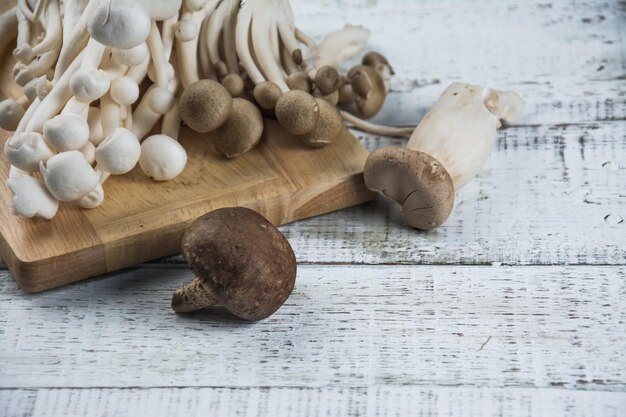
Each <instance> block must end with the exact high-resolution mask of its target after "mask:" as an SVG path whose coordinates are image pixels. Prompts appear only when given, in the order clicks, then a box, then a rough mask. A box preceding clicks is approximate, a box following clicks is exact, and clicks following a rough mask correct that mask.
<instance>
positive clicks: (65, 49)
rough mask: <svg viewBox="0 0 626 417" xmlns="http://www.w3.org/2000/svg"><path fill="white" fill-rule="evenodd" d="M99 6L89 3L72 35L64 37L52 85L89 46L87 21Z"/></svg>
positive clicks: (96, 3) (92, 2)
mask: <svg viewBox="0 0 626 417" xmlns="http://www.w3.org/2000/svg"><path fill="white" fill-rule="evenodd" d="M99 4H100V2H98V1H89V2H88V3H87V5H86V6H85V9H84V10H83V14H82V15H81V16H80V18H79V19H78V21H77V22H76V24H75V25H74V27H73V29H72V31H71V34H70V35H69V36H67V38H66V37H65V36H64V37H63V45H62V46H61V51H60V52H59V58H58V60H57V64H56V66H55V67H54V78H53V80H52V83H56V82H57V81H58V79H59V78H60V77H61V76H62V75H63V74H64V73H65V71H66V70H67V68H68V67H69V66H70V65H71V64H72V62H73V61H75V60H76V57H77V56H78V54H79V53H80V52H81V51H82V50H83V49H84V48H85V46H86V45H87V42H88V41H89V32H88V31H87V19H88V17H89V16H90V15H91V14H92V13H93V9H94V8H96V7H97V6H98V5H99ZM66 30H69V28H66Z"/></svg>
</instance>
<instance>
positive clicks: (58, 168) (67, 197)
mask: <svg viewBox="0 0 626 417" xmlns="http://www.w3.org/2000/svg"><path fill="white" fill-rule="evenodd" d="M39 170H40V171H41V175H42V176H43V180H44V182H45V184H46V187H47V188H48V190H49V191H50V193H51V194H52V195H53V196H54V198H56V199H57V200H59V201H75V200H78V199H79V198H81V197H83V196H85V195H87V194H88V193H89V192H90V191H91V190H93V189H94V188H95V187H96V186H97V185H98V181H99V179H100V175H99V174H98V173H97V172H96V171H94V169H93V168H92V167H91V165H90V164H89V162H88V161H87V160H86V159H85V157H84V156H83V154H82V153H80V152H78V151H68V152H61V153H58V154H56V155H54V156H52V157H51V158H50V159H48V160H47V161H46V162H43V161H42V162H40V167H39Z"/></svg>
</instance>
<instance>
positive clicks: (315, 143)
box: [299, 98, 343, 148]
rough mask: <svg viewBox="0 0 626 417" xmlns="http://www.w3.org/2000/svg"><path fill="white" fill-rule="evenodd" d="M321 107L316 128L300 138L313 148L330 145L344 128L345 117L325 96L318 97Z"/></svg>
mask: <svg viewBox="0 0 626 417" xmlns="http://www.w3.org/2000/svg"><path fill="white" fill-rule="evenodd" d="M315 100H316V101H317V104H318V106H319V108H320V117H319V120H318V122H317V125H315V128H314V129H313V130H312V131H310V132H309V133H306V134H304V135H302V136H299V138H300V140H301V141H302V142H303V143H304V144H305V145H307V146H310V147H312V148H321V147H323V146H326V145H330V144H331V143H333V142H334V141H335V139H337V136H339V134H340V133H341V131H342V129H343V119H342V118H341V115H339V112H338V111H337V108H336V107H335V106H333V105H332V104H330V103H329V102H328V101H326V100H324V99H323V98H316V99H315Z"/></svg>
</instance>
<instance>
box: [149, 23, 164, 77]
mask: <svg viewBox="0 0 626 417" xmlns="http://www.w3.org/2000/svg"><path fill="white" fill-rule="evenodd" d="M146 43H147V44H148V49H149V50H150V55H151V57H152V64H153V65H154V70H155V74H156V81H155V84H156V86H157V87H158V88H167V83H168V76H167V60H166V58H165V51H164V49H163V41H162V40H161V36H160V34H159V28H158V27H157V24H156V22H152V26H151V28H150V34H149V35H148V39H147V41H146Z"/></svg>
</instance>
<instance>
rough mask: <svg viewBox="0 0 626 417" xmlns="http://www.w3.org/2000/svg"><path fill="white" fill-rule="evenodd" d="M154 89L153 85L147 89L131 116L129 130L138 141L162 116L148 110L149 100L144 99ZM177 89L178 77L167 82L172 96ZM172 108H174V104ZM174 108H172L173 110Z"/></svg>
mask: <svg viewBox="0 0 626 417" xmlns="http://www.w3.org/2000/svg"><path fill="white" fill-rule="evenodd" d="M155 88H156V87H155V86H154V85H153V86H151V87H150V88H149V89H148V91H146V93H145V94H144V96H143V97H142V99H141V101H140V102H139V104H138V105H137V108H136V109H135V111H134V112H133V114H132V118H133V125H132V128H131V129H130V130H131V132H133V133H134V134H135V136H137V137H138V138H139V140H142V139H143V138H144V137H145V136H146V135H147V134H148V133H150V130H152V128H153V127H154V125H155V124H156V123H157V122H158V121H159V119H160V118H161V116H162V115H161V114H159V113H156V112H154V111H153V110H152V109H151V108H150V105H149V99H148V98H146V97H147V96H148V97H149V93H150V91H151V90H153V89H155ZM178 88H179V80H178V77H173V78H172V79H171V80H170V82H169V85H168V90H169V92H170V93H171V94H172V95H174V94H176V91H177V90H178ZM174 106H176V104H174ZM174 106H172V108H174ZM176 107H177V106H176ZM171 111H172V109H170V110H169V111H168V112H166V113H165V114H166V115H167V114H168V113H170V112H171ZM170 117H172V116H170Z"/></svg>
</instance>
